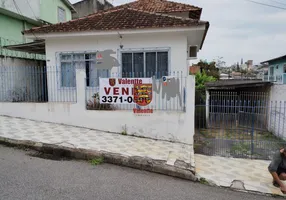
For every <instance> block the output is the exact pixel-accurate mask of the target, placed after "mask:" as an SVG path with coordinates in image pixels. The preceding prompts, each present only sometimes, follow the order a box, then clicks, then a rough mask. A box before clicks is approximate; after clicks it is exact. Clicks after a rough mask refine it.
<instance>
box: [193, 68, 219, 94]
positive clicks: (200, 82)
mask: <svg viewBox="0 0 286 200" xmlns="http://www.w3.org/2000/svg"><path fill="white" fill-rule="evenodd" d="M216 80H217V79H216V78H215V77H213V76H209V75H207V73H206V71H205V70H203V72H202V73H200V72H199V73H197V74H196V90H205V83H207V82H213V81H216Z"/></svg>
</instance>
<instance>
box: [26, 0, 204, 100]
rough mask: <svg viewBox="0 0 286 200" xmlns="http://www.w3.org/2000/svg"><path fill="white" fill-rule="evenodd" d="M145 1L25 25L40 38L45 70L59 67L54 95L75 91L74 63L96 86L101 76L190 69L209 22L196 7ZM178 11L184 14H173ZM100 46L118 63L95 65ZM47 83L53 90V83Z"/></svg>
mask: <svg viewBox="0 0 286 200" xmlns="http://www.w3.org/2000/svg"><path fill="white" fill-rule="evenodd" d="M149 2H150V1H146V0H139V1H135V2H132V3H130V4H125V5H121V6H118V7H114V8H111V9H108V10H106V11H104V12H100V13H96V14H94V15H90V16H88V17H83V18H80V19H77V20H72V21H70V22H66V23H62V24H55V25H48V26H43V27H40V28H33V29H30V30H27V31H25V36H26V37H27V38H30V39H34V38H35V37H37V38H41V39H42V40H45V43H46V60H47V66H48V67H47V68H48V69H47V70H49V67H52V68H56V71H58V72H59V73H58V76H57V80H58V81H57V86H56V87H57V88H58V90H57V94H58V95H59V96H60V95H66V94H67V93H68V94H69V95H75V90H76V72H75V71H76V69H79V68H80V69H84V71H85V73H86V77H87V83H86V84H87V87H88V88H90V89H93V90H95V91H98V87H99V78H100V77H101V78H104V77H106V78H107V77H112V76H117V77H152V76H156V77H157V79H160V78H161V77H162V76H168V75H170V74H173V73H177V72H180V73H182V75H183V76H184V75H187V74H188V73H189V67H188V61H189V60H190V59H197V57H196V53H197V52H199V50H200V49H201V48H202V46H203V43H204V40H205V37H206V34H207V31H208V27H209V23H208V22H206V21H201V20H198V18H200V13H201V8H197V7H194V6H191V5H186V4H177V3H175V4H174V3H171V4H172V5H173V9H172V10H168V9H166V8H169V6H168V5H169V3H170V2H168V1H158V0H154V2H157V3H158V2H159V5H158V4H155V5H157V8H156V6H153V7H150V6H149V7H144V6H143V5H149V4H148V3H149ZM144 9H146V10H144ZM148 9H149V10H148ZM150 9H151V10H150ZM154 9H155V10H154ZM156 9H157V10H156ZM154 11H156V12H154ZM180 11H181V12H182V13H184V12H185V13H186V16H187V17H181V16H174V15H175V14H176V13H178V12H180ZM168 12H170V13H171V14H166V13H168ZM192 12H194V13H195V14H191V13H192ZM162 13H163V14H162ZM182 13H180V15H182ZM192 16H194V18H196V19H192V18H190V17H192ZM104 51H110V52H112V53H111V56H112V57H113V58H114V59H116V60H117V61H118V63H119V65H117V66H103V68H102V67H101V68H99V67H98V64H97V63H98V55H99V52H104ZM194 51H195V52H194ZM194 55H195V56H194ZM103 65H104V63H103ZM50 69H51V68H50ZM49 79H51V77H50V78H49V77H48V86H49ZM48 88H49V89H48V90H49V94H50V93H52V91H50V90H51V89H52V88H53V87H48ZM73 91H74V92H73ZM88 98H90V97H87V99H88ZM49 101H53V95H49Z"/></svg>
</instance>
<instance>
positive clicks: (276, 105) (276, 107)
mask: <svg viewBox="0 0 286 200" xmlns="http://www.w3.org/2000/svg"><path fill="white" fill-rule="evenodd" d="M269 131H270V132H272V133H273V134H275V135H277V136H279V137H282V138H285V139H286V85H276V84H275V85H273V86H272V87H271V89H270V105H269Z"/></svg>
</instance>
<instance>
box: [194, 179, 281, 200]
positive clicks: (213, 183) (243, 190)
mask: <svg viewBox="0 0 286 200" xmlns="http://www.w3.org/2000/svg"><path fill="white" fill-rule="evenodd" d="M196 177H197V179H198V181H199V182H201V180H203V183H202V182H201V183H202V184H204V185H208V186H210V187H218V188H225V189H230V190H232V191H236V192H243V193H248V194H254V195H260V196H266V197H274V198H275V197H279V198H284V199H286V196H284V195H279V194H270V193H263V192H258V191H253V190H247V189H245V188H244V189H242V188H240V187H236V186H235V185H234V184H233V183H234V182H235V181H238V180H233V181H232V184H231V185H230V186H221V185H219V184H217V183H215V182H213V181H212V180H209V179H206V178H204V177H201V176H199V175H196ZM241 182H242V181H241Z"/></svg>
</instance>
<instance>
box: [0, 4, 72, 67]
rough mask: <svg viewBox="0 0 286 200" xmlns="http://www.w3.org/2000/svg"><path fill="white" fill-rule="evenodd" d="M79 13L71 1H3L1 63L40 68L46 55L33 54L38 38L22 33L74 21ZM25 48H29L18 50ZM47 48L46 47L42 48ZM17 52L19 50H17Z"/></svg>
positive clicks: (0, 9)
mask: <svg viewBox="0 0 286 200" xmlns="http://www.w3.org/2000/svg"><path fill="white" fill-rule="evenodd" d="M72 12H76V11H75V9H74V7H73V6H72V4H71V3H70V2H69V1H68V0H49V1H44V0H33V1H30V0H29V1H28V0H0V24H1V27H6V28H1V29H0V64H1V66H4V65H5V66H8V65H10V66H20V65H25V66H28V65H29V66H31V65H40V64H41V63H43V61H44V60H45V54H44V52H34V51H33V48H32V47H33V45H32V44H30V43H33V41H34V40H38V39H37V38H33V39H28V38H25V37H24V36H23V34H22V32H23V31H25V30H28V29H31V28H33V27H37V26H41V25H43V24H55V23H59V22H66V21H69V20H71V19H72V18H71V16H72ZM23 44H27V45H26V49H25V50H22V49H21V48H19V47H18V48H16V47H17V45H23ZM29 45H30V46H31V48H27V46H29ZM42 47H44V44H43V45H42ZM15 49H16V50H17V51H15Z"/></svg>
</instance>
